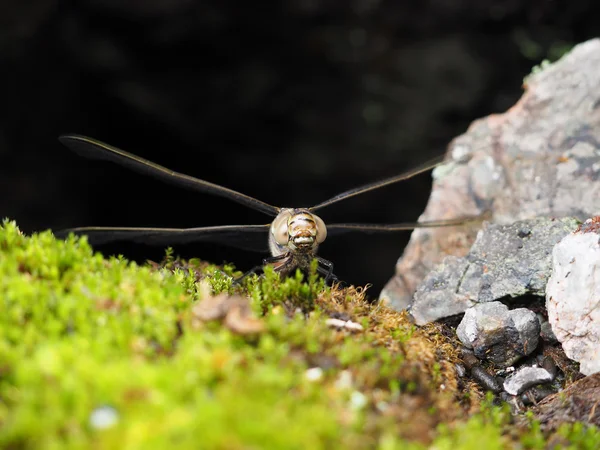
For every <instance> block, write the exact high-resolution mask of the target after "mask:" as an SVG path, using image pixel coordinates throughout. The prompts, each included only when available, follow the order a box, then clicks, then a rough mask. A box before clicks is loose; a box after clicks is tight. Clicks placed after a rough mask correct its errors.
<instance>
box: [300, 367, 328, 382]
mask: <svg viewBox="0 0 600 450" xmlns="http://www.w3.org/2000/svg"><path fill="white" fill-rule="evenodd" d="M304 377H305V378H306V379H307V380H308V381H319V380H321V379H322V378H323V369H321V368H320V367H311V368H310V369H307V370H306V372H304Z"/></svg>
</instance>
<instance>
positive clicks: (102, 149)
mask: <svg viewBox="0 0 600 450" xmlns="http://www.w3.org/2000/svg"><path fill="white" fill-rule="evenodd" d="M59 141H60V142H61V143H62V144H64V145H65V146H67V147H68V148H69V149H71V150H72V151H74V152H75V153H77V154H79V155H82V156H85V157H86V158H91V159H100V160H105V161H111V162H114V163H117V164H119V165H121V166H124V167H127V168H128V169H131V170H134V171H136V172H139V173H142V174H145V175H150V176H152V177H154V178H157V179H159V180H161V181H165V182H167V183H171V184H175V185H177V186H182V187H185V188H187V189H192V190H195V191H200V192H204V193H208V194H213V195H219V196H221V197H225V198H228V199H230V200H232V201H234V202H238V203H241V204H242V205H245V206H248V207H250V208H252V209H255V210H257V211H260V212H263V213H265V214H268V215H270V216H273V217H274V216H276V215H277V214H279V210H280V208H278V207H276V206H273V205H269V204H268V203H265V202H263V201H261V200H258V199H256V198H253V197H250V196H249V195H246V194H242V193H241V192H237V191H234V190H233V189H229V188H226V187H223V186H219V185H218V184H214V183H210V182H208V181H204V180H200V179H199V178H195V177H192V176H190V175H185V174H182V173H179V172H175V171H173V170H170V169H167V168H166V167H163V166H161V165H159V164H156V163H153V162H152V161H148V160H147V159H144V158H141V157H139V156H136V155H133V154H131V153H128V152H126V151H124V150H121V149H119V148H117V147H113V146H112V145H108V144H105V143H104V142H101V141H98V140H96V139H92V138H89V137H86V136H80V135H76V134H69V135H63V136H60V137H59Z"/></svg>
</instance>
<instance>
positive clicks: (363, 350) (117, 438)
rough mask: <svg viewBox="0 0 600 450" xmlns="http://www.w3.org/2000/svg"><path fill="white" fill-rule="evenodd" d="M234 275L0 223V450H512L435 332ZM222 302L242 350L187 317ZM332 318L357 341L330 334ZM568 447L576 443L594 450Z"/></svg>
mask: <svg viewBox="0 0 600 450" xmlns="http://www.w3.org/2000/svg"><path fill="white" fill-rule="evenodd" d="M234 275H235V276H239V273H238V272H236V271H235V269H234V268H233V267H231V266H227V267H217V266H214V265H211V264H208V263H205V262H203V261H200V260H190V261H180V260H178V259H177V258H175V257H174V256H173V254H172V252H171V253H168V254H167V257H166V258H165V261H163V262H162V263H161V264H147V265H143V266H139V265H136V264H134V263H132V262H128V261H127V260H125V259H124V258H115V257H112V258H104V257H103V256H102V255H100V254H99V253H94V252H93V251H92V249H91V247H90V246H89V245H88V243H87V241H86V239H85V238H81V239H78V238H75V237H69V238H68V239H66V240H65V241H57V240H55V239H54V237H53V236H52V234H51V233H50V232H45V233H40V234H34V235H32V236H24V235H22V234H21V233H20V232H19V230H18V228H17V227H16V225H15V223H14V222H9V221H5V222H4V223H3V226H2V227H0V280H1V281H2V282H1V283H0V307H1V311H2V314H0V447H1V448H13V449H15V448H18V449H34V448H35V449H54V448H61V449H62V448H95V449H112V448H127V449H138V448H139V449H145V450H146V449H155V448H156V449H162V448H173V447H174V448H178V449H188V448H189V449H196V448H205V449H237V448H240V449H241V448H244V449H248V448H270V449H271V448H273V449H277V448H281V449H284V448H285V449H293V448H299V449H300V448H302V449H305V448H311V449H320V448H323V449H325V448H344V449H353V448H361V449H363V448H380V449H394V448H427V447H428V446H429V445H430V444H432V443H433V444H435V445H436V448H449V447H450V446H451V447H455V448H472V444H473V443H478V444H479V447H481V448H501V446H502V445H505V444H506V443H507V442H509V441H510V439H511V438H509V437H507V435H506V430H507V429H508V428H510V425H509V424H508V423H507V422H506V421H505V420H504V415H503V414H504V413H503V412H502V410H501V409H496V408H497V407H492V406H490V407H489V408H488V410H486V409H485V408H484V410H483V412H481V413H477V411H478V410H479V400H478V399H479V398H481V397H482V394H481V392H480V391H478V389H477V388H475V387H474V386H473V385H471V384H466V385H464V386H462V387H459V385H461V384H460V383H459V382H458V380H457V378H456V375H455V372H454V370H453V368H452V367H453V366H452V364H453V362H454V361H455V360H456V356H455V354H454V353H453V352H454V351H455V349H454V346H453V343H452V342H450V341H449V340H448V339H446V338H444V336H443V334H442V333H441V332H440V329H439V327H438V326H437V325H432V326H430V327H424V328H417V327H415V326H414V325H413V324H411V323H410V321H408V319H407V317H406V315H405V314H399V313H396V312H393V311H391V310H388V309H387V308H385V307H383V306H380V305H372V304H370V303H369V302H367V301H365V291H364V290H363V289H358V288H353V287H351V288H347V289H339V288H337V287H334V288H328V287H325V286H324V284H323V281H322V280H321V279H320V278H318V277H317V276H316V274H315V272H314V271H313V273H311V274H310V275H309V276H308V279H307V280H305V279H304V277H303V276H302V275H301V274H297V275H296V276H294V277H291V278H288V279H285V280H280V279H279V277H278V276H276V274H275V273H273V272H272V271H271V270H267V271H266V276H265V277H251V278H249V279H248V280H247V281H246V282H245V283H244V285H243V286H242V287H240V286H236V285H234V284H232V279H233V276H234ZM220 292H225V293H234V292H236V293H242V294H246V293H247V294H248V298H249V299H250V306H251V308H252V311H254V312H255V313H256V314H257V315H258V316H259V317H260V320H261V321H262V322H263V323H264V327H263V331H261V332H260V333H258V334H253V335H251V336H250V335H248V336H243V335H238V334H235V332H234V331H232V329H231V327H227V326H226V323H224V322H220V321H208V322H203V321H201V320H199V319H198V317H197V315H196V314H195V313H194V308H195V306H196V305H198V304H199V302H202V301H204V300H205V299H206V298H209V297H211V296H212V295H216V294H218V293H220ZM330 317H336V318H343V320H351V321H352V322H353V323H355V324H360V325H361V326H362V327H363V331H360V332H352V331H349V330H336V329H332V328H331V327H330V326H328V324H327V322H326V320H327V319H328V318H330ZM102 412H104V413H105V414H106V415H107V416H108V419H105V422H104V423H103V422H102V421H99V419H98V418H97V416H98V415H101V413H102ZM494 414H496V416H494ZM498 417H500V418H502V420H500V419H499V418H498ZM531 429H532V430H534V428H533V427H532V428H531ZM436 430H437V431H436ZM538 432H539V430H538ZM570 433H571V434H569V439H571V440H572V441H573V442H576V443H581V442H585V443H588V442H597V440H598V439H597V434H593V433H592V432H589V431H586V432H585V433H583V432H577V430H575V431H573V430H571V431H570ZM578 439H579V440H578ZM534 441H535V440H534V439H530V442H534ZM531 448H533V447H531Z"/></svg>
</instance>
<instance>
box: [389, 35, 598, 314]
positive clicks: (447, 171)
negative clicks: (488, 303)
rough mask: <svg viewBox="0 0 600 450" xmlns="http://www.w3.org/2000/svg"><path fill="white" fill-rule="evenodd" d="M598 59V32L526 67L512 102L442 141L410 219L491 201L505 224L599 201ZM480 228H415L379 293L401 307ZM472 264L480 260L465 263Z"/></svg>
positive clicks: (460, 253) (573, 212) (591, 210)
mask: <svg viewBox="0 0 600 450" xmlns="http://www.w3.org/2000/svg"><path fill="white" fill-rule="evenodd" d="M599 66H600V39H593V40H590V41H588V42H585V43H582V44H579V45H576V46H575V47H574V48H573V49H572V50H571V51H570V52H569V53H568V54H567V55H565V56H564V57H563V58H561V59H560V60H558V61H557V62H555V63H553V64H550V65H549V66H548V67H545V68H544V69H543V70H541V71H537V72H535V73H534V74H532V75H530V76H529V77H528V78H527V80H526V82H525V88H526V90H525V92H524V94H523V97H522V98H521V99H520V100H519V102H518V103H517V104H516V105H515V106H514V107H512V108H510V109H509V110H508V111H506V112H505V113H503V114H493V115H490V116H488V117H485V118H482V119H479V120H477V121H475V122H474V123H473V124H472V125H471V126H470V127H469V129H468V131H467V132H466V133H465V134H463V135H461V136H459V137H457V138H456V139H454V141H453V142H452V143H451V144H450V146H449V149H448V162H447V164H445V165H443V166H441V167H439V168H437V169H436V170H435V171H434V173H433V178H434V182H433V190H432V193H431V196H430V198H429V202H428V204H427V207H426V209H425V211H424V212H423V214H422V215H421V217H420V218H419V220H421V221H428V220H439V219H448V218H452V217H457V216H463V215H474V214H480V213H482V212H483V211H485V210H491V211H492V216H493V217H492V219H491V220H492V221H493V222H494V223H499V224H510V223H513V222H515V221H517V220H525V219H530V218H533V217H540V216H545V217H568V216H570V217H577V218H579V219H581V220H585V219H586V218H587V217H590V216H592V215H594V214H596V213H597V212H598V211H600V177H598V164H599V163H600V114H598V112H599V111H600V108H598V99H599V98H600V71H599V70H598V67H599ZM480 228H481V226H480V225H479V224H470V225H468V226H461V227H441V228H420V229H416V230H415V231H414V232H413V233H412V235H411V239H410V242H409V243H408V245H407V246H406V248H405V249H404V253H403V255H402V256H401V258H400V259H399V260H398V262H397V264H396V275H395V276H394V277H393V278H392V279H391V280H390V281H389V282H388V284H387V285H386V286H385V288H384V289H383V290H382V292H381V294H380V299H381V300H382V301H383V302H385V303H388V304H389V305H391V306H392V307H393V308H396V309H405V308H406V307H407V306H408V305H409V303H410V301H411V299H412V296H413V293H414V292H415V290H416V289H417V286H418V285H419V283H420V282H421V281H422V280H423V279H424V278H425V277H426V276H427V274H428V273H429V272H430V271H431V270H433V269H434V268H435V267H436V266H437V265H438V264H439V263H441V262H442V260H443V259H444V258H445V257H446V256H448V255H453V256H456V257H464V256H465V255H466V254H467V252H468V251H469V248H470V247H471V245H472V243H473V242H474V240H475V237H476V234H477V231H478V230H479V229H480ZM525 231H526V230H525ZM514 242H515V241H513V240H512V239H511V240H509V242H508V243H507V244H508V245H513V244H514ZM476 269H481V267H479V268H477V267H473V268H471V270H476ZM482 275H485V273H482ZM514 275H515V278H517V279H518V278H520V277H521V274H518V273H515V274H514ZM486 278H487V279H486ZM489 278H491V275H488V276H484V277H483V278H482V282H481V285H479V287H480V288H482V289H483V288H485V285H486V283H488V282H489ZM475 281H476V280H475ZM505 281H506V282H507V283H508V282H511V281H510V279H509V278H505ZM530 281H531V283H532V285H531V287H527V289H526V290H527V291H529V290H530V289H533V290H537V291H538V292H541V291H542V290H543V281H542V280H535V278H533V279H531V280H530ZM519 284H520V285H521V286H523V285H525V286H527V281H525V282H524V283H519ZM500 288H502V289H506V287H502V286H501V284H500V283H495V285H494V286H490V289H489V291H490V292H489V295H490V297H494V296H495V293H494V291H495V290H496V289H500ZM482 295H483V294H482ZM541 295H543V293H541Z"/></svg>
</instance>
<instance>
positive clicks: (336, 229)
mask: <svg viewBox="0 0 600 450" xmlns="http://www.w3.org/2000/svg"><path fill="white" fill-rule="evenodd" d="M486 218H489V214H480V215H477V216H462V217H457V218H455V219H446V220H431V221H424V222H403V223H393V224H382V225H380V224H373V223H335V224H332V225H327V236H328V237H330V236H336V235H340V234H344V233H349V232H361V233H393V232H396V231H403V230H414V229H415V228H438V227H453V226H460V225H466V224H468V223H473V222H481V221H483V220H485V219H486Z"/></svg>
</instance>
